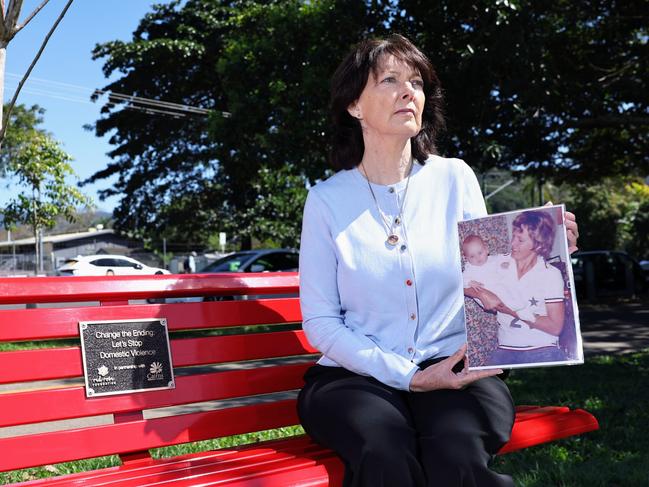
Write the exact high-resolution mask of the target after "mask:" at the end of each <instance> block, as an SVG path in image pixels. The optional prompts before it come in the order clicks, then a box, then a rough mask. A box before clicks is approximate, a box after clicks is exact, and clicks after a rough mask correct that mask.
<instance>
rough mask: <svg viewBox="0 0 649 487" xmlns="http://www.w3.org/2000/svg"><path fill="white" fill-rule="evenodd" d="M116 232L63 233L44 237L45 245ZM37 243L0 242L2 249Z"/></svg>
mask: <svg viewBox="0 0 649 487" xmlns="http://www.w3.org/2000/svg"><path fill="white" fill-rule="evenodd" d="M114 233H115V231H114V230H113V229H112V228H106V229H103V230H87V231H85V232H75V233H62V234H60V235H45V236H43V243H53V244H54V243H60V242H69V241H71V240H80V239H84V238H88V237H96V236H99V235H112V234H114ZM35 243H36V242H35V240H34V237H29V238H21V239H19V240H11V241H5V242H0V248H6V247H11V246H13V245H16V246H20V245H34V244H35Z"/></svg>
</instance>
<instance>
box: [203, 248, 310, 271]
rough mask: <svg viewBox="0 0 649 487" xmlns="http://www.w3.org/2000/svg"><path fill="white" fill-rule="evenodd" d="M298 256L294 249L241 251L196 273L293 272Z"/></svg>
mask: <svg viewBox="0 0 649 487" xmlns="http://www.w3.org/2000/svg"><path fill="white" fill-rule="evenodd" d="M299 258H300V254H299V253H298V251H297V250H295V249H259V250H242V251H241V252H235V253H234V254H230V255H226V256H225V257H222V258H220V259H219V260H217V261H214V262H212V263H211V264H209V265H207V266H206V267H204V268H203V269H201V270H199V271H198V272H199V273H201V274H203V273H213V272H295V271H297V270H298V262H299Z"/></svg>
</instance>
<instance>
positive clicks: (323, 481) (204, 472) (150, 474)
mask: <svg viewBox="0 0 649 487" xmlns="http://www.w3.org/2000/svg"><path fill="white" fill-rule="evenodd" d="M288 402H292V401H288ZM276 404H279V403H276ZM286 405H287V404H286V403H285V404H283V406H286ZM290 409H291V408H289V410H286V411H285V413H286V414H287V416H289V417H290V415H291V411H290ZM535 409H539V410H540V411H538V413H539V414H536V412H535V411H534V410H535ZM552 409H553V408H535V407H533V406H520V407H518V408H517V416H516V423H515V425H514V430H513V432H512V440H511V441H510V442H509V443H508V444H507V445H506V446H505V447H504V448H503V449H501V451H500V452H499V454H503V453H508V452H511V451H514V450H516V449H520V448H526V447H529V446H533V445H537V444H540V443H544V442H547V441H551V440H554V439H559V438H563V437H565V436H567V435H563V434H562V432H561V431H559V430H555V431H554V436H551V433H550V431H549V429H548V428H547V426H548V425H549V424H550V423H552V422H553V421H555V420H558V424H559V425H560V426H561V427H563V426H570V428H571V430H572V432H571V433H569V434H576V433H584V432H588V431H593V430H595V429H597V427H598V425H597V421H596V420H595V419H594V418H593V417H592V416H591V415H590V414H588V413H587V412H585V411H582V410H574V411H570V410H568V411H566V410H565V409H566V408H563V407H557V408H554V411H552ZM541 410H542V411H541ZM293 412H294V408H293ZM215 413H216V412H215ZM527 413H531V414H527ZM204 414H212V413H204ZM550 418H554V419H550ZM165 419H173V418H165ZM287 419H289V418H287ZM138 423H141V422H138ZM533 423H534V424H533ZM99 428H101V427H99ZM533 428H534V429H536V430H543V434H540V435H539V434H536V435H535V434H532V435H531V436H530V438H532V440H531V441H532V442H530V441H524V442H521V441H518V440H517V439H519V438H521V437H522V436H527V435H530V433H531V429H533ZM560 429H561V428H560ZM292 456H299V459H293V458H292ZM208 473H209V474H208ZM235 473H236V475H235ZM342 474H343V468H342V463H341V462H340V460H338V459H337V458H336V457H335V455H333V454H332V452H330V451H328V450H326V449H324V448H322V447H320V446H318V445H315V444H313V443H312V442H311V440H309V439H307V438H306V437H304V436H300V437H295V438H291V439H285V440H276V441H273V442H265V443H262V444H259V445H254V446H244V447H242V448H238V449H234V450H233V449H226V450H217V451H213V452H203V453H197V454H192V455H185V456H182V457H176V458H170V459H166V460H147V461H143V462H142V463H141V464H136V465H129V466H121V467H113V468H110V469H104V470H99V471H96V472H91V473H80V474H74V475H71V476H67V477H61V478H58V479H52V480H51V481H48V480H47V479H45V480H43V481H36V482H34V483H29V485H42V484H47V485H55V486H62V485H80V484H82V483H83V481H84V480H90V479H92V481H93V482H94V483H101V484H102V485H119V486H120V487H126V486H138V487H139V486H143V485H155V484H156V483H158V482H164V481H165V480H171V479H178V480H176V481H175V482H174V485H192V484H191V482H195V481H196V478H197V477H196V476H199V477H198V478H200V483H201V485H209V484H210V483H211V482H216V481H217V480H223V482H222V483H219V484H218V485H220V486H228V487H234V486H237V487H243V486H249V485H250V483H251V482H254V480H255V478H256V477H261V478H263V485H264V486H273V485H276V486H286V485H293V482H295V483H296V484H299V485H308V486H312V485H321V486H323V487H325V486H329V485H340V483H341V482H342ZM226 478H230V480H229V481H225V480H224V479H226ZM183 479H184V480H183ZM259 481H261V480H259ZM246 482H248V484H246ZM330 482H331V483H330Z"/></svg>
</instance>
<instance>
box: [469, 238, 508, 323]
mask: <svg viewBox="0 0 649 487" xmlns="http://www.w3.org/2000/svg"><path fill="white" fill-rule="evenodd" d="M462 254H463V255H464V258H465V259H466V263H465V266H464V271H463V272H462V282H463V284H464V287H465V288H469V287H473V288H478V287H481V288H484V289H486V290H488V291H491V292H492V293H494V294H495V295H496V296H498V297H499V298H500V299H501V301H502V302H503V303H504V304H505V305H506V306H508V307H509V308H510V309H512V310H514V311H517V310H516V309H515V303H516V299H515V297H514V296H513V294H512V292H511V291H510V290H509V289H507V286H505V284H504V283H503V279H502V271H504V270H506V269H508V268H509V266H510V264H511V262H510V257H509V256H508V255H498V254H497V255H489V248H488V247H487V244H486V243H485V241H484V240H482V238H480V237H479V236H478V235H469V236H468V237H466V238H465V239H464V241H463V242H462ZM475 301H476V302H477V303H478V304H479V305H480V306H481V307H483V308H484V305H483V304H482V302H481V301H480V300H479V299H477V298H475Z"/></svg>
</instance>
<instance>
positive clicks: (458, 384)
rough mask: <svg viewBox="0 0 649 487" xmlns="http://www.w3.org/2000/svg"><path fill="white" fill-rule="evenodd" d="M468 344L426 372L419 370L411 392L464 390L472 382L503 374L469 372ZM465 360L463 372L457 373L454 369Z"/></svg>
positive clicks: (495, 372)
mask: <svg viewBox="0 0 649 487" xmlns="http://www.w3.org/2000/svg"><path fill="white" fill-rule="evenodd" d="M466 348H467V346H466V343H465V344H464V345H462V346H461V347H460V349H459V350H458V351H457V352H455V353H454V354H453V355H451V356H450V357H448V358H446V359H444V360H442V361H440V362H437V363H436V364H433V365H431V366H429V367H426V368H425V369H424V370H418V371H417V372H415V375H413V376H412V379H411V380H410V391H411V392H426V391H434V390H438V389H463V388H464V387H466V386H467V385H469V384H470V383H471V382H474V381H476V380H480V379H484V378H485V377H492V376H494V375H498V374H502V373H503V371H502V370H501V369H493V370H471V371H470V370H469V368H468V362H467V360H466ZM462 360H464V368H463V369H462V371H460V372H458V373H455V372H453V367H455V365H456V364H458V363H459V362H461V361H462Z"/></svg>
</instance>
